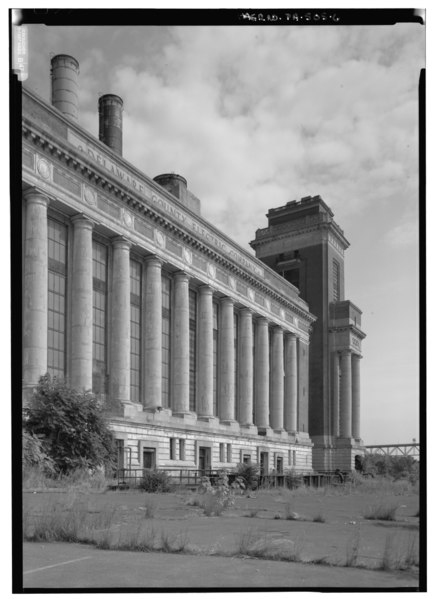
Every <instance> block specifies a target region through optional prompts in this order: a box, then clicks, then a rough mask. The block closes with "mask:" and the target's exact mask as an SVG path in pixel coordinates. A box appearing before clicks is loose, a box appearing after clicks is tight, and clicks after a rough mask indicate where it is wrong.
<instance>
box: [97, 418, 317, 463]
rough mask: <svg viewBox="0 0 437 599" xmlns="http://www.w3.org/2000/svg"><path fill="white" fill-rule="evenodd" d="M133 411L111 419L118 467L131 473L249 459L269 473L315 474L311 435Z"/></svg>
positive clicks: (215, 419)
mask: <svg viewBox="0 0 437 599" xmlns="http://www.w3.org/2000/svg"><path fill="white" fill-rule="evenodd" d="M130 412H132V410H130ZM130 412H129V415H128V416H127V417H126V415H121V414H120V413H118V414H114V413H112V415H109V416H108V420H109V425H110V428H111V429H112V431H113V433H114V437H115V439H116V440H117V447H118V449H119V467H123V468H126V469H128V470H136V469H142V468H150V467H156V468H161V469H166V470H173V469H174V470H181V469H184V470H185V469H190V470H203V469H212V470H218V469H232V468H235V467H236V466H237V465H238V464H239V463H241V462H248V461H250V462H252V463H255V464H258V465H259V466H260V468H261V469H262V470H263V473H264V474H268V473H272V472H278V473H280V472H285V471H287V470H296V471H299V472H302V473H311V472H313V471H314V469H313V464H312V442H311V440H310V438H309V436H308V433H304V432H296V433H287V432H285V431H273V430H269V431H268V434H266V431H264V430H259V429H258V428H257V427H256V426H240V425H239V424H238V423H236V422H232V423H231V424H229V423H225V422H220V421H219V420H218V419H217V418H213V419H202V418H199V419H198V418H197V416H196V414H184V415H183V417H181V415H174V414H171V411H170V410H154V411H148V412H146V411H142V412H140V411H139V412H138V413H137V414H134V413H130ZM120 462H122V463H120Z"/></svg>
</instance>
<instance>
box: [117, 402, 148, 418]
mask: <svg viewBox="0 0 437 599" xmlns="http://www.w3.org/2000/svg"><path fill="white" fill-rule="evenodd" d="M119 406H120V408H119V410H120V412H121V416H123V417H124V418H135V417H136V416H137V415H138V414H139V413H140V412H142V411H143V406H142V405H141V404H140V403H133V402H132V401H123V402H119Z"/></svg>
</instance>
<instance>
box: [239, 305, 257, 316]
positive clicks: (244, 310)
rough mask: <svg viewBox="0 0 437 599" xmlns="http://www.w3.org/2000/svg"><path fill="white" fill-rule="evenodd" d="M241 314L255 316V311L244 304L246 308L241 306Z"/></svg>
mask: <svg viewBox="0 0 437 599" xmlns="http://www.w3.org/2000/svg"><path fill="white" fill-rule="evenodd" d="M240 314H241V316H251V317H253V314H254V312H253V310H251V309H250V308H247V307H246V306H244V308H240Z"/></svg>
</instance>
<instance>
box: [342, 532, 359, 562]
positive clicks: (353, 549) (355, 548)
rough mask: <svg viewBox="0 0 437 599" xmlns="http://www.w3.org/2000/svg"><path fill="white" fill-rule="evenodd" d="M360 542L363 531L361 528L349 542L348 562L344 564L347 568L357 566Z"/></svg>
mask: <svg viewBox="0 0 437 599" xmlns="http://www.w3.org/2000/svg"><path fill="white" fill-rule="evenodd" d="M360 542H361V531H360V529H358V530H357V531H356V533H355V534H354V536H353V537H352V538H351V539H349V542H348V544H347V547H346V562H345V564H344V565H345V566H346V567H347V568H355V567H356V566H357V563H358V553H359V549H360Z"/></svg>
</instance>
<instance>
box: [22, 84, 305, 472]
mask: <svg viewBox="0 0 437 599" xmlns="http://www.w3.org/2000/svg"><path fill="white" fill-rule="evenodd" d="M23 133H24V135H23V203H24V209H23V218H24V227H23V233H24V252H23V255H24V257H25V260H24V270H25V271H26V272H27V273H28V274H27V275H25V278H24V289H25V296H26V298H27V301H28V302H29V305H31V304H32V302H33V300H34V299H36V298H38V302H39V303H40V304H41V305H42V306H44V305H46V307H47V309H46V315H45V317H47V318H48V324H46V325H45V326H43V324H44V315H42V317H41V310H40V311H39V312H38V311H37V310H33V309H32V310H30V311H29V312H28V313H26V319H27V320H26V325H25V331H27V332H26V335H27V336H25V342H24V345H25V350H26V352H27V354H26V355H28V356H30V357H29V359H28V360H27V361H25V363H24V364H23V375H24V385H25V389H26V392H28V391H29V390H30V391H31V390H32V387H34V386H35V384H36V383H37V376H36V375H38V376H40V375H42V374H44V373H45V371H46V370H47V369H48V370H49V371H51V372H52V374H53V373H58V372H60V373H62V372H63V374H64V377H65V378H66V380H67V382H69V383H70V384H71V385H73V386H76V387H78V388H90V387H91V386H92V387H93V389H94V392H95V393H96V394H97V395H99V396H100V398H101V399H102V401H103V402H104V405H105V407H106V410H107V417H108V419H109V422H110V424H111V427H112V428H113V430H114V433H115V436H116V438H117V439H118V440H119V441H120V442H121V441H123V443H124V444H125V446H126V447H129V448H130V449H131V452H130V453H131V456H132V460H133V465H134V467H137V468H138V467H141V459H140V458H141V451H142V448H144V447H146V446H147V445H146V444H147V443H150V444H151V446H152V447H153V448H155V450H156V459H157V461H156V465H157V466H159V467H172V466H174V467H176V468H182V467H188V468H193V469H194V468H198V466H199V464H198V448H199V446H201V444H202V443H204V444H205V446H208V447H209V448H210V450H211V454H212V455H211V457H212V460H211V467H213V468H218V467H221V466H224V465H226V466H227V467H230V466H235V464H236V463H238V462H239V461H240V459H241V450H243V449H244V450H247V451H250V452H251V455H252V456H253V458H254V459H256V460H259V453H260V451H268V453H269V460H270V467H271V468H273V467H274V463H275V462H274V460H275V455H279V454H282V456H283V458H284V459H283V463H284V467H287V464H288V465H289V466H290V467H293V468H297V469H300V470H302V471H303V470H305V471H311V469H312V464H311V446H312V443H311V441H310V439H309V437H308V344H309V331H310V327H311V324H312V323H313V321H314V317H313V316H312V315H311V314H310V312H309V310H308V305H307V304H306V302H305V301H303V300H302V299H301V298H300V297H299V294H298V293H297V291H296V289H295V288H294V287H292V286H291V285H289V284H288V283H287V282H286V281H284V280H283V279H282V278H281V277H280V276H279V275H278V274H276V273H274V272H273V271H272V270H270V269H269V268H268V267H266V266H265V265H264V264H263V263H262V262H260V261H259V260H257V259H255V258H253V256H251V255H250V254H249V253H248V252H246V251H245V250H243V249H242V248H239V246H237V245H236V244H235V243H234V242H233V241H232V240H230V239H228V238H227V237H226V236H225V235H223V234H222V233H221V232H220V231H218V230H217V229H215V228H214V227H213V226H212V225H211V224H210V223H207V222H206V221H205V220H204V219H202V217H201V216H200V214H199V212H198V211H196V212H191V211H190V210H189V209H187V207H186V206H184V205H183V204H181V203H180V202H179V201H178V199H177V198H175V197H174V196H172V194H170V193H169V192H168V191H167V190H166V189H164V188H162V187H161V186H159V185H158V184H157V183H156V182H155V181H153V180H152V179H150V178H149V177H147V176H146V175H144V174H143V173H140V172H139V171H138V170H137V169H135V168H134V167H132V166H131V165H129V164H128V163H127V162H126V161H125V160H124V159H123V158H122V157H120V156H118V155H115V154H114V153H113V152H112V151H111V150H109V149H108V148H107V147H105V146H104V144H103V143H101V142H99V141H97V140H96V139H95V138H92V137H91V136H90V135H89V134H88V133H86V132H85V131H83V130H82V129H81V128H80V127H78V126H77V125H76V124H74V123H71V122H70V121H67V120H66V119H65V118H64V117H62V115H60V114H59V113H58V112H57V111H56V110H54V109H53V108H52V107H50V106H49V105H47V104H45V103H44V102H43V101H42V100H40V99H39V98H38V97H37V96H35V95H34V94H32V93H31V92H28V91H25V92H24V94H23ZM29 206H31V211H34V212H35V214H36V215H37V217H38V219H39V220H38V222H39V223H40V226H41V231H43V228H44V227H47V226H49V230H52V232H51V233H49V234H48V235H47V234H46V233H44V232H43V233H42V232H41V231H39V230H38V227H36V228H35V227H34V226H33V224H32V223H31V221H30V217H29V214H30V212H29ZM52 222H54V223H59V225H56V226H54V225H52V224H50V223H52ZM50 227H51V229H50ZM55 229H56V230H55ZM60 231H62V232H61V233H60ZM50 235H52V236H53V237H54V239H53V240H52V239H51V238H50ZM59 236H61V237H60V238H59ZM58 238H59V239H58ZM50 244H51V245H50ZM53 244H54V245H53ZM61 246H62V248H63V249H62V251H61V250H59V248H60V247H61ZM47 248H48V250H47ZM54 248H57V249H54ZM39 250H42V252H43V253H41V252H40V251H39ZM47 251H48V257H46V258H43V254H44V255H45V254H46V253H47ZM59 251H61V253H62V257H60V256H59V255H58V254H59ZM38 253H39V258H38V257H37V255H38ZM44 259H45V260H46V266H45V268H44V267H43V266H42V261H43V260H44ZM130 260H135V261H137V263H138V264H139V265H140V268H139V272H142V280H141V291H138V292H135V293H133V292H132V282H131V281H130V277H129V271H130ZM150 260H153V261H154V268H155V267H156V269H157V272H160V275H159V276H158V277H155V278H153V269H152V270H151V268H152V267H151V266H150ZM26 269H27V270H26ZM38 269H39V270H41V269H42V271H41V272H43V271H44V273H45V275H47V273H48V276H49V284H48V287H47V286H46V284H42V285H39V284H38V280H37V278H35V273H37V272H38ZM161 274H162V275H165V277H168V278H169V279H170V280H171V281H172V289H171V295H170V304H169V305H170V306H171V326H170V329H169V334H170V340H171V341H170V358H169V360H170V375H169V376H170V401H169V404H168V405H167V404H166V403H165V402H163V397H164V396H163V395H162V393H161V391H160V388H161V385H162V382H163V379H162V377H161V370H162V369H163V368H164V366H163V365H164V361H163V357H162V356H163V353H162V347H160V344H162V339H163V337H162V327H163V326H164V324H163V323H164V318H163V310H162V297H161V286H162V284H163V283H162V281H163V278H162V276H161ZM176 286H178V290H179V291H177V290H176ZM60 287H61V288H60ZM202 289H208V290H209V292H208V293H210V297H211V298H212V300H211V301H214V302H217V304H218V305H219V318H218V331H217V332H218V340H217V355H216V369H217V373H216V381H215V384H216V389H218V398H217V403H218V409H217V410H216V413H214V414H213V413H211V412H210V411H209V412H208V413H205V414H204V413H202V412H201V410H200V406H201V405H205V401H206V402H207V404H208V402H211V393H212V385H210V383H211V379H209V378H208V381H207V382H208V384H207V385H206V387H205V385H203V383H204V382H205V380H204V379H205V377H206V374H205V372H206V369H205V368H203V367H202V368H200V367H199V364H200V363H201V360H203V363H206V364H209V365H211V362H210V361H209V360H210V359H211V358H210V357H209V358H205V355H204V354H206V353H207V352H210V351H211V347H210V346H209V345H208V348H209V349H207V345H202V344H203V343H206V341H205V339H209V341H208V344H209V342H210V340H211V338H212V333H213V332H212V324H211V321H208V322H209V324H208V325H207V326H206V325H205V326H206V328H205V327H204V329H203V333H202V334H203V335H204V337H202V336H201V320H200V295H201V293H203V292H202ZM181 290H182V291H181ZM188 290H189V291H191V292H194V293H196V294H197V295H196V298H197V299H196V305H197V312H194V311H193V310H192V309H191V308H192V306H193V305H194V304H189V301H188ZM186 292H187V295H186V296H185V293H186ZM181 294H182V295H181ZM181 297H182V298H185V299H186V303H181V302H185V299H181ZM44 302H45V303H44ZM50 302H52V303H50ZM135 302H137V304H135ZM133 305H135V306H136V305H138V306H139V312H138V310H135V309H134V308H132V306H133ZM229 305H230V306H231V314H232V317H233V315H234V314H235V315H237V317H238V320H239V322H240V321H241V319H242V316H243V312H244V311H246V313H247V311H249V313H250V315H251V319H252V321H253V323H254V326H255V330H257V329H258V328H260V327H264V326H265V327H266V330H267V337H265V339H266V340H267V341H266V343H267V345H268V339H269V335H268V331H270V332H272V331H273V329H275V330H276V331H277V330H278V329H279V330H280V331H281V335H284V336H286V335H292V336H294V338H295V339H297V342H298V347H299V353H298V356H296V359H298V361H299V374H298V381H299V383H298V386H297V396H296V397H295V399H294V400H293V401H295V402H296V409H297V411H298V413H299V417H298V425H297V427H296V430H290V429H289V428H288V429H287V430H284V427H285V423H284V422H283V420H281V416H278V414H280V413H281V410H280V409H279V411H278V409H277V407H278V405H282V403H283V402H290V401H292V400H291V396H290V397H286V396H284V395H283V390H282V388H281V386H279V387H278V386H277V385H274V384H272V380H273V379H272V372H273V367H276V365H277V364H280V363H281V361H283V359H284V358H283V355H284V354H283V348H282V347H281V345H275V352H276V354H275V358H274V360H273V361H272V360H270V361H269V360H267V361H265V364H267V368H264V367H263V368H262V369H260V368H258V367H256V366H255V365H250V360H248V357H247V356H248V353H249V354H252V353H253V350H252V347H250V350H251V351H250V352H246V354H244V352H241V344H239V342H238V343H237V342H236V339H235V338H234V334H233V333H229V330H228V331H227V332H226V326H229V323H231V324H230V326H231V327H232V317H231V320H229V314H230V313H229V311H228V310H227V308H226V306H229ZM60 306H62V307H60ZM153 306H154V307H153ZM153 310H155V311H154V312H153ZM190 310H191V311H190ZM134 313H135V314H137V315H138V314H140V315H141V320H140V321H139V322H138V326H139V328H138V327H137V328H135V325H136V321H133V320H132V318H133V316H132V314H134ZM63 314H65V317H64V316H63ZM193 314H194V315H193ZM226 314H227V315H228V316H226ZM135 318H136V317H135ZM207 318H210V316H208V317H207ZM38 319H39V320H38ZM41 323H42V324H41ZM226 323H227V324H226ZM157 324H159V326H157ZM41 326H42V328H41ZM137 329H138V330H140V331H141V333H140V334H138V335H139V336H138V335H137V337H135V335H134V334H133V333H132V331H133V330H137ZM47 330H48V335H47V338H45V335H46V332H47ZM29 331H30V333H29ZM91 333H92V335H91ZM136 334H137V333H136ZM271 334H272V333H271ZM29 335H30V337H29ZM205 335H206V337H205ZM28 339H33V340H35V339H37V345H35V344H33V345H32V343H34V341H32V343H30V342H29V343H30V345H29V343H28ZM64 339H65V343H64V341H63V340H64ZM261 339H263V338H261ZM133 343H134V345H135V343H138V348H137V350H135V351H133V350H132V347H133V345H132V344H133ZM257 343H258V342H257ZM260 343H261V342H260ZM26 344H28V345H29V347H27V345H26ZM61 345H62V349H61ZM53 347H55V350H56V351H55V350H53ZM135 347H136V346H135ZM234 351H236V352H237V353H236V357H235V358H234V357H232V359H231V357H230V356H233V352H234ZM267 351H272V350H271V349H270V350H269V347H267ZM135 352H140V354H141V357H140V363H141V367H140V373H139V383H138V385H139V393H136V394H134V391H133V388H132V384H131V377H132V376H133V374H132V371H133V369H132V364H133V363H136V362H135V360H136V355H137V354H136V353H135ZM208 355H210V354H208ZM243 355H245V356H246V357H245V358H244V359H245V360H248V361H247V362H244V363H243V362H242V360H243V357H242V356H243ZM255 355H258V354H257V352H255ZM59 356H61V357H59ZM146 356H147V358H146ZM157 358H160V359H157ZM205 359H206V362H205ZM53 360H54V361H55V362H56V360H57V362H56V364H54V363H53ZM153 360H155V362H153ZM91 361H92V364H91ZM61 362H62V363H61ZM152 363H153V364H155V365H156V369H155V370H154V368H152V367H151V366H150V365H151V364H152ZM268 364H270V367H269V366H268ZM91 366H92V368H91ZM235 367H236V368H237V374H238V376H236V373H235V370H234V369H235ZM243 367H244V368H248V369H250V371H251V372H253V376H254V381H255V385H254V386H253V388H254V389H255V387H256V388H258V389H259V388H260V385H264V387H265V389H266V393H265V394H264V396H262V397H261V400H260V401H261V404H262V406H264V408H265V409H264V408H263V410H264V416H263V418H264V420H262V421H261V417H260V416H259V415H258V416H257V418H258V417H259V418H260V420H259V421H258V420H257V421H255V422H253V421H244V422H243V421H242V420H241V418H242V414H243V412H244V410H242V405H243V401H249V402H250V401H252V402H254V401H255V393H253V389H252V391H251V397H250V398H248V396H247V393H246V396H245V397H243V396H244V393H243V391H244V390H243V383H242V379H241V377H240V371H241V369H242V368H243ZM284 367H285V369H287V368H288V367H289V366H288V365H287V364H284ZM208 368H209V366H208ZM158 371H159V373H158ZM278 372H280V370H278ZM29 373H32V374H31V375H30V374H29ZM208 376H209V375H208ZM249 378H250V377H249ZM202 381H203V382H202ZM194 382H195V383H196V390H195V392H194V393H192V394H190V397H189V400H190V402H189V403H187V402H188V396H187V385H188V386H189V385H190V384H191V385H194ZM152 383H153V384H152ZM154 385H155V386H154ZM202 385H203V386H202ZM235 387H236V393H235V394H234V393H233V389H234V388H235ZM205 388H207V390H206V391H204V393H206V395H207V396H208V397H207V400H205V397H203V396H201V390H202V389H205ZM25 395H26V394H25ZM234 401H235V402H236V403H237V405H236V406H235V405H234V403H233V402H234ZM202 402H203V403H202ZM278 402H279V404H278ZM261 404H260V405H261ZM208 405H209V406H210V405H211V403H209V404H208ZM269 406H270V408H269ZM282 407H283V406H282ZM209 409H210V408H208V410H209ZM247 412H248V410H246V414H247ZM250 412H251V413H252V411H250ZM255 412H256V410H255ZM273 412H274V413H275V416H274V418H275V421H274V422H273V420H272V418H273ZM278 418H279V421H278ZM239 419H240V421H239ZM249 420H251V419H249ZM278 422H279V424H278ZM173 438H174V439H183V440H184V441H185V459H184V460H171V459H170V454H169V451H170V449H169V445H170V439H173ZM220 444H225V445H226V446H228V445H230V446H231V454H230V455H229V457H230V458H231V459H230V460H228V459H227V458H228V456H227V457H226V460H223V459H221V458H222V457H223V456H221V455H220ZM289 452H290V453H289ZM293 452H294V453H295V455H294V458H293ZM289 458H290V459H289Z"/></svg>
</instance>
